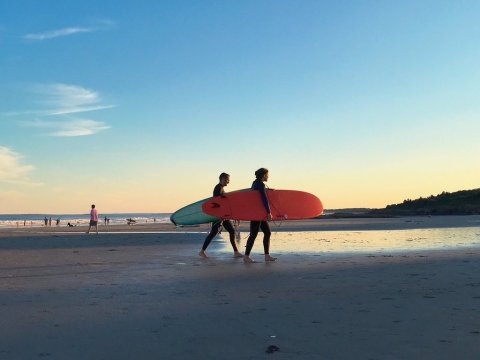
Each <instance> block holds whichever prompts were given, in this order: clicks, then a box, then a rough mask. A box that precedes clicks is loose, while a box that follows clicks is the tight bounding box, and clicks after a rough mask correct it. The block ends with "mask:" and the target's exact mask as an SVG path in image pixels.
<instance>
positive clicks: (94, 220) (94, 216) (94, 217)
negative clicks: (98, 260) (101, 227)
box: [87, 205, 98, 235]
mask: <svg viewBox="0 0 480 360" xmlns="http://www.w3.org/2000/svg"><path fill="white" fill-rule="evenodd" d="M92 226H95V231H96V232H97V235H98V212H97V209H95V205H92V210H90V226H89V227H88V230H87V234H88V233H90V229H91V228H92Z"/></svg>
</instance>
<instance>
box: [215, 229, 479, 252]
mask: <svg viewBox="0 0 480 360" xmlns="http://www.w3.org/2000/svg"><path fill="white" fill-rule="evenodd" d="M227 235H228V234H227ZM247 237H248V233H247V232H243V233H241V241H240V246H239V249H240V250H242V249H243V248H244V246H245V243H246V241H247ZM222 238H223V239H221V240H220V241H221V242H223V243H224V246H223V247H222V249H221V250H220V251H226V252H227V251H231V248H230V244H229V241H228V240H227V241H225V239H226V237H225V235H223V234H222ZM479 245H480V228H478V227H465V228H442V229H414V230H369V231H295V232H272V237H271V240H270V249H271V252H272V253H276V254H277V253H323V254H336V253H363V252H379V253H382V252H395V251H414V250H429V249H432V250H433V249H451V248H461V247H475V246H479ZM252 251H253V252H257V253H258V252H260V253H262V252H263V234H262V233H259V235H258V237H257V239H256V241H255V245H254V248H253V250H252Z"/></svg>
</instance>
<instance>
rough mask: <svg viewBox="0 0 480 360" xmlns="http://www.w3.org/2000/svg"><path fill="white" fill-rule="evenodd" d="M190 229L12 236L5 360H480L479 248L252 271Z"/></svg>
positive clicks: (0, 251) (302, 261)
mask: <svg viewBox="0 0 480 360" xmlns="http://www.w3.org/2000/svg"><path fill="white" fill-rule="evenodd" d="M314 223H316V221H313V222H311V223H310V222H309V223H308V224H310V225H312V226H313V224H314ZM161 226H163V227H165V230H174V229H173V228H171V227H169V225H161ZM291 226H294V225H291ZM298 226H300V225H298ZM302 226H304V225H302ZM315 226H319V225H318V224H317V225H315ZM115 228H116V227H115ZM301 228H302V229H304V227H301ZM139 229H140V228H139V227H136V228H135V230H137V231H139ZM145 229H150V228H148V227H145V228H142V230H145ZM189 229H190V230H193V232H191V233H182V232H178V233H164V234H161V233H134V232H132V227H130V233H129V232H128V231H127V232H126V233H117V234H102V233H101V234H100V235H98V236H97V235H94V234H90V235H86V234H81V233H79V232H77V233H73V234H64V233H61V232H57V233H54V234H48V233H43V234H42V233H41V232H42V230H40V231H33V230H32V232H31V233H27V234H26V233H24V232H20V231H19V230H13V231H12V230H8V231H6V230H5V231H1V232H0V233H1V234H2V235H0V263H1V265H0V268H1V271H0V274H1V275H0V289H1V291H0V309H1V317H0V319H1V320H0V331H1V334H2V335H1V340H0V359H40V358H42V359H453V358H455V359H457V358H458V359H478V358H479V354H480V275H479V274H480V249H479V248H477V247H474V248H469V249H458V250H450V251H428V252H406V253H403V254H402V253H397V254H395V255H381V254H380V255H342V254H338V256H329V257H325V256H322V254H321V253H316V254H315V253H314V254H302V255H296V254H283V255H282V256H281V257H280V259H279V262H277V263H269V264H266V263H263V262H258V263H255V264H249V265H246V264H244V263H243V262H242V260H241V259H240V260H239V259H233V258H231V257H230V254H228V253H226V252H222V251H215V246H214V245H213V244H212V245H211V248H209V254H210V255H212V257H211V258H210V259H208V260H203V259H200V258H199V257H198V256H197V255H196V254H197V252H198V250H199V247H200V246H201V244H202V242H203V239H204V237H205V234H204V233H196V232H195V231H198V230H202V229H203V228H189ZM62 230H63V231H64V230H65V229H62ZM76 230H77V231H79V230H80V229H76ZM118 230H119V228H118ZM126 230H129V229H128V228H127V229H123V231H126ZM203 230H205V229H203ZM43 231H46V230H43ZM57 231H60V230H57ZM145 231H151V230H145ZM38 234H40V235H41V236H34V235H38ZM258 241H259V240H258ZM255 257H256V258H258V259H259V258H260V257H259V256H255ZM269 349H270V351H272V352H271V353H268V352H267V351H268V350H269ZM275 350H277V351H275Z"/></svg>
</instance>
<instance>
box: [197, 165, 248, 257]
mask: <svg viewBox="0 0 480 360" xmlns="http://www.w3.org/2000/svg"><path fill="white" fill-rule="evenodd" d="M219 180H220V182H219V183H218V184H217V185H216V186H215V188H214V189H213V196H222V195H223V194H224V193H225V190H223V188H224V187H225V186H227V185H228V183H229V182H230V175H228V174H227V173H221V174H220V176H219ZM222 226H223V227H224V229H225V230H227V231H228V234H229V235H230V244H231V245H232V248H233V257H243V255H242V254H241V253H240V252H239V251H238V249H237V244H236V243H235V229H234V228H233V225H232V223H231V222H230V220H219V221H217V222H215V223H213V224H212V229H211V230H210V233H209V234H208V235H207V237H206V238H205V242H204V243H203V247H202V250H200V252H199V253H198V255H200V256H201V257H203V258H207V257H208V256H207V254H205V250H207V247H208V245H210V242H211V241H212V239H213V238H214V237H215V236H216V235H217V234H218V233H219V232H220V229H221V227H222Z"/></svg>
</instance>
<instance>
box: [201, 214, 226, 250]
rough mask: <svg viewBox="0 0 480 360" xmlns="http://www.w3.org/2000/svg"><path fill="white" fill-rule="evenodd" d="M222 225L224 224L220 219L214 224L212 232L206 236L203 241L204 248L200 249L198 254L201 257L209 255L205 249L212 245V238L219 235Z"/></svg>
mask: <svg viewBox="0 0 480 360" xmlns="http://www.w3.org/2000/svg"><path fill="white" fill-rule="evenodd" d="M221 225H222V222H221V221H218V222H216V223H213V224H212V229H211V230H210V233H209V234H208V235H207V237H206V238H205V241H204V242H203V246H202V250H200V252H199V253H198V255H200V256H201V257H204V258H206V257H207V255H206V254H205V250H207V247H208V245H210V242H211V241H212V239H213V238H214V237H215V236H217V234H218V231H219V230H220V226H221Z"/></svg>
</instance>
